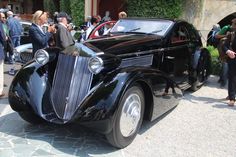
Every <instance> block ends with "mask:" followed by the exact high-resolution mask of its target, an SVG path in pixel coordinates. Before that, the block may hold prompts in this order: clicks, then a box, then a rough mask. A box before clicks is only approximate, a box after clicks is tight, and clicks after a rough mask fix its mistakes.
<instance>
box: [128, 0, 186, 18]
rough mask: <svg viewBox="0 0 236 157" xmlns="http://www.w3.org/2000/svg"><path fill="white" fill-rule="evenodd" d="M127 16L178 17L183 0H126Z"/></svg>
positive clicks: (182, 8) (182, 7)
mask: <svg viewBox="0 0 236 157" xmlns="http://www.w3.org/2000/svg"><path fill="white" fill-rule="evenodd" d="M126 1H127V12H128V16H129V17H161V18H178V17H180V16H181V14H182V12H183V10H184V5H185V0H126Z"/></svg>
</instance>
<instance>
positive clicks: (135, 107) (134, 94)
mask: <svg viewBox="0 0 236 157" xmlns="http://www.w3.org/2000/svg"><path fill="white" fill-rule="evenodd" d="M143 114H144V94H143V90H142V88H141V87H140V86H138V85H134V86H132V87H130V88H129V89H128V90H127V91H126V92H125V94H124V95H123V97H122V98H121V101H120V103H119V107H118V110H117V114H116V118H115V121H114V126H113V129H112V131H111V132H110V133H108V134H107V135H106V138H107V140H108V141H109V143H111V144H112V145H113V146H114V147H117V148H124V147H126V146H128V145H129V144H130V143H131V142H132V141H133V140H134V138H135V137H136V135H137V132H138V130H139V128H140V126H141V123H142V120H143Z"/></svg>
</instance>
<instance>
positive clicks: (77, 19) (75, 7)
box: [70, 0, 85, 26]
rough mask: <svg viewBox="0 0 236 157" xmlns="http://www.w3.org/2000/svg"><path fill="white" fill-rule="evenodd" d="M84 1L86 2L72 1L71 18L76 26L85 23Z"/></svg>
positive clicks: (81, 0)
mask: <svg viewBox="0 0 236 157" xmlns="http://www.w3.org/2000/svg"><path fill="white" fill-rule="evenodd" d="M84 1H85V0H71V3H70V8H71V16H72V19H73V22H74V24H75V25H76V26H79V25H81V24H82V23H83V22H84Z"/></svg>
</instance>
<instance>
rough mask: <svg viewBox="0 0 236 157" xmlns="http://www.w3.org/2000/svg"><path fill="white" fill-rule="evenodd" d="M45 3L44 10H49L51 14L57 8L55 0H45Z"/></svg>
mask: <svg viewBox="0 0 236 157" xmlns="http://www.w3.org/2000/svg"><path fill="white" fill-rule="evenodd" d="M43 5H44V10H45V11H48V12H49V13H50V14H51V15H52V14H53V13H54V12H55V11H56V10H57V8H56V6H55V4H54V2H53V0H44V1H43Z"/></svg>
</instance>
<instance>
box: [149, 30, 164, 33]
mask: <svg viewBox="0 0 236 157" xmlns="http://www.w3.org/2000/svg"><path fill="white" fill-rule="evenodd" d="M161 31H162V29H158V30H155V31H152V32H150V33H158V32H161Z"/></svg>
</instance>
